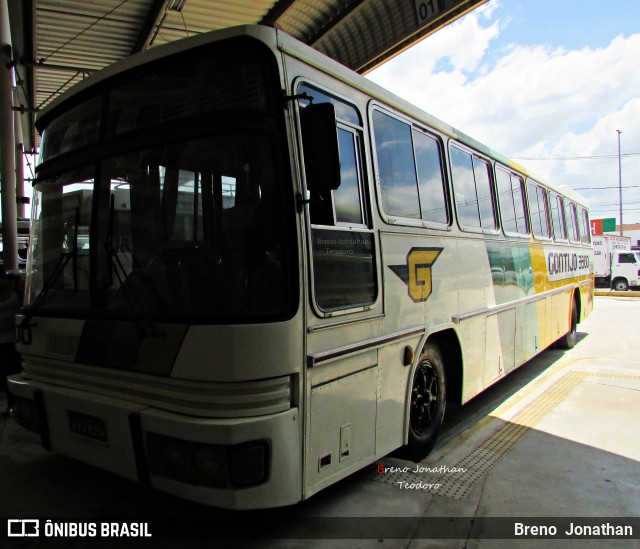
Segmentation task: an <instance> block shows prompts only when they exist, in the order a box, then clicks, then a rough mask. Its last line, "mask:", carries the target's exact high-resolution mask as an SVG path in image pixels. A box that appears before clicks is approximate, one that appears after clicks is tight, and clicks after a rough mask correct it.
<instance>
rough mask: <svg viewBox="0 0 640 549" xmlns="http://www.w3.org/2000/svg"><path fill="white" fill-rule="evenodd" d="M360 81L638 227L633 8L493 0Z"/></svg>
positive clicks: (621, 1)
mask: <svg viewBox="0 0 640 549" xmlns="http://www.w3.org/2000/svg"><path fill="white" fill-rule="evenodd" d="M367 77H368V78H370V79H371V80H373V81H374V82H376V83H377V84H380V85H381V86H383V87H384V88H386V89H388V90H390V91H392V92H394V93H395V94H396V95H399V96H401V97H402V98H404V99H406V100H408V101H410V102H411V103H413V104H414V105H416V106H418V107H420V108H422V109H423V110H425V111H427V112H429V113H430V114H432V115H434V116H436V117H437V118H439V119H441V120H443V121H444V122H446V123H448V124H450V125H452V126H454V127H455V128H457V129H458V130H460V131H462V132H464V133H466V134H467V135H470V136H472V137H474V138H475V139H477V140H478V141H481V142H482V143H484V144H486V145H487V146H489V147H491V148H492V149H494V150H496V151H499V152H500V153H502V154H503V155H505V156H507V157H509V158H512V159H513V160H516V161H517V162H519V163H520V164H522V165H523V166H525V167H526V168H527V169H528V170H529V171H530V172H532V173H533V174H535V175H536V176H537V177H538V178H539V179H540V180H542V181H546V182H550V183H553V184H555V185H566V186H569V187H572V188H573V189H575V190H576V191H577V192H579V193H580V194H581V195H582V196H584V197H585V198H587V200H588V202H589V204H590V206H591V217H592V218H593V219H597V218H607V217H615V218H616V219H618V218H619V169H618V133H617V131H618V130H619V131H620V132H621V134H620V151H621V156H620V159H621V168H622V169H621V174H622V204H623V222H624V224H628V223H640V1H639V0H608V1H607V2H602V0H535V1H532V0H489V1H488V2H487V3H486V4H484V5H482V6H481V7H480V8H477V9H475V10H473V11H472V12H470V13H469V14H467V15H466V16H464V17H462V18H461V19H459V20H458V21H456V22H454V23H452V24H451V25H449V26H447V27H445V28H443V29H441V30H440V31H438V32H436V33H435V34H433V35H432V36H429V37H427V38H426V39H424V40H423V41H421V42H420V43H418V44H417V45H415V46H414V47H412V48H411V49H409V50H407V51H406V52H404V53H402V54H400V55H398V56H397V57H395V58H394V59H392V60H390V61H388V62H387V63H385V64H384V65H382V66H381V67H379V68H377V69H375V70H373V71H371V72H370V73H368V74H367Z"/></svg>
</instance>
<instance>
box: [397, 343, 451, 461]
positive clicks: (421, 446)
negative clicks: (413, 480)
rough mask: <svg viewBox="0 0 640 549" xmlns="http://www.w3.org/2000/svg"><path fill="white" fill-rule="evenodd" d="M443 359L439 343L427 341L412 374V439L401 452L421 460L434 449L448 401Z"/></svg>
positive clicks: (415, 459) (410, 433) (413, 459)
mask: <svg viewBox="0 0 640 549" xmlns="http://www.w3.org/2000/svg"><path fill="white" fill-rule="evenodd" d="M446 396H447V395H446V384H445V374H444V361H443V360H442V354H441V352H440V347H438V345H437V344H436V343H428V344H427V346H426V347H425V349H424V352H423V353H422V355H421V356H420V361H419V362H418V366H417V367H416V371H415V373H414V374H413V382H412V385H411V402H410V409H409V440H408V442H407V445H406V446H404V447H403V448H401V449H400V452H399V454H400V456H401V457H404V458H405V459H410V460H412V461H415V462H418V461H420V460H422V459H424V458H425V457H426V456H427V454H429V452H430V451H431V450H432V449H433V447H434V445H435V443H436V439H437V437H438V431H439V430H440V426H441V425H442V420H443V418H444V410H445V404H446Z"/></svg>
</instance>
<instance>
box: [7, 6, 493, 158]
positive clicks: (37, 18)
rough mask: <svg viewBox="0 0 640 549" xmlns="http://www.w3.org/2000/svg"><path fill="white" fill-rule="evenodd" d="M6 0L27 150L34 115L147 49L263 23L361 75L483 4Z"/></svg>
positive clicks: (31, 140)
mask: <svg viewBox="0 0 640 549" xmlns="http://www.w3.org/2000/svg"><path fill="white" fill-rule="evenodd" d="M7 1H8V5H9V15H10V23H11V33H12V40H13V50H14V52H13V53H14V59H15V62H16V69H17V74H18V80H19V82H18V84H19V86H18V99H19V103H20V108H22V109H23V118H22V120H23V124H22V126H23V128H24V133H25V135H24V137H25V147H26V148H27V149H30V148H34V147H37V145H38V138H37V136H36V135H35V130H34V129H33V120H34V113H36V112H37V111H38V110H39V109H41V108H42V107H44V106H46V105H47V104H48V103H50V102H51V101H52V100H53V99H55V98H56V97H57V96H58V95H60V94H61V93H63V92H64V91H65V90H67V89H69V88H70V87H71V86H73V85H74V84H75V83H77V82H78V81H80V80H82V79H83V78H85V77H86V76H87V75H88V74H90V73H91V72H93V71H96V70H100V69H102V68H104V67H106V66H108V65H110V64H112V63H115V62H116V61H119V60H121V59H123V58H125V57H127V56H129V55H131V54H133V53H136V52H138V51H141V50H144V49H147V48H149V47H154V46H157V45H160V44H164V43H167V42H172V41H174V40H179V39H181V38H185V37H188V36H192V35H194V34H199V33H203V32H207V31H211V30H215V29H219V28H223V27H230V26H235V25H242V24H265V25H271V26H276V27H278V28H280V29H282V30H283V31H285V32H287V33H289V34H291V35H292V36H295V37H296V38H298V39H300V40H302V41H303V42H305V43H307V44H310V45H312V46H314V47H316V48H317V49H319V50H320V51H323V52H324V53H326V54H327V55H330V56H331V57H333V58H335V59H337V60H338V61H340V62H341V63H343V64H345V65H347V66H349V67H350V68H352V69H354V70H357V71H359V72H366V71H368V70H370V69H372V68H373V67H374V66H376V65H378V64H380V63H382V62H383V61H384V60H386V59H387V58H389V57H391V56H393V55H395V54H396V53H398V52H399V51H401V50H403V49H405V48H407V47H409V46H410V45H411V44H413V43H415V42H416V41H418V40H420V39H421V38H423V37H424V36H426V35H428V34H430V33H432V32H434V31H435V30H437V29H438V28H441V27H442V26H444V25H445V24H447V23H449V22H451V21H452V20H454V19H456V18H457V17H459V16H460V15H462V14H464V13H466V12H467V11H469V10H471V9H473V8H475V7H476V6H478V5H480V4H482V3H484V2H485V1H486V0H437V1H436V0H430V1H427V0H402V1H399V0H277V1H276V0H216V1H211V0H92V1H84V0H7ZM425 13H426V14H427V15H428V17H426V18H424V17H422V18H421V17H420V15H421V14H422V15H424V14H425Z"/></svg>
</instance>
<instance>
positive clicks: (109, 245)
mask: <svg viewBox="0 0 640 549" xmlns="http://www.w3.org/2000/svg"><path fill="white" fill-rule="evenodd" d="M114 223H115V197H114V195H113V194H112V195H111V203H110V205H109V227H108V230H107V241H106V242H105V248H106V251H107V254H108V256H109V260H110V262H111V266H112V267H113V271H114V272H115V274H116V277H117V278H118V282H119V283H120V288H122V292H123V293H124V297H125V299H126V300H127V304H128V305H129V312H130V313H131V319H132V320H133V323H134V324H135V325H136V328H137V329H138V333H140V335H143V336H144V335H146V334H147V333H150V334H151V335H152V336H153V337H162V336H163V335H164V334H163V333H162V332H160V331H159V330H158V329H157V328H156V326H155V325H154V324H153V322H152V321H151V318H150V317H149V314H148V307H146V306H145V305H144V303H143V302H142V300H141V299H139V298H138V295H137V293H136V292H135V290H134V289H133V285H131V284H125V282H126V279H127V276H128V275H127V270H126V269H125V268H124V265H123V264H122V262H121V261H120V258H119V257H118V254H117V253H116V251H115V248H114V246H113V230H114ZM131 274H134V275H135V276H137V277H138V278H139V279H140V281H141V282H142V288H143V289H144V280H143V279H142V277H140V274H139V273H138V270H137V269H136V268H132V270H131ZM128 287H129V288H131V294H132V295H129V289H128ZM144 297H146V298H149V295H148V294H146V295H145V296H144ZM134 301H135V305H134ZM136 308H137V310H138V311H141V313H142V316H143V317H144V321H145V323H146V328H147V329H144V327H142V328H141V322H140V319H139V317H138V314H137V312H136Z"/></svg>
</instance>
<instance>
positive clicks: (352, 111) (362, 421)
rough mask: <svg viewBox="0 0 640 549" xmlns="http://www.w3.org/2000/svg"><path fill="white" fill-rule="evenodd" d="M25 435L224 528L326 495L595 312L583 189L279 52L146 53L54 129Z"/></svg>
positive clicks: (94, 82) (42, 121)
mask: <svg viewBox="0 0 640 549" xmlns="http://www.w3.org/2000/svg"><path fill="white" fill-rule="evenodd" d="M37 127H38V130H39V131H40V132H41V134H42V146H41V150H40V157H39V163H38V166H37V172H36V178H35V181H34V198H33V215H32V220H31V242H30V250H29V259H28V261H29V263H28V266H27V270H28V279H27V288H26V295H25V306H24V308H23V310H22V311H21V312H20V314H19V315H18V316H17V318H16V323H17V326H16V331H17V337H18V340H19V350H20V352H21V354H22V357H23V371H22V373H21V374H18V375H15V376H12V377H10V378H9V386H10V391H11V392H12V393H13V394H14V395H15V397H16V401H17V404H16V410H15V417H16V419H17V421H18V422H19V423H20V424H21V425H22V426H23V427H25V428H26V429H28V430H30V431H33V432H35V433H37V434H38V436H39V439H40V442H41V444H42V445H43V446H44V447H45V448H48V449H50V450H52V451H55V452H59V453H61V454H64V455H66V456H69V457H71V458H75V459H77V460H80V461H83V462H87V463H90V464H92V465H95V466H97V467H100V468H103V469H105V470H107V471H110V472H112V473H114V474H117V475H121V476H123V477H126V478H128V479H131V480H133V481H137V482H140V483H144V484H146V485H148V486H150V487H152V488H153V489H157V490H161V491H165V492H169V493H171V494H174V495H176V496H179V497H182V498H186V499H189V500H193V501H197V502H201V503H205V504H209V505H213V506H218V507H223V508H231V509H247V508H266V507H276V506H284V505H289V504H294V503H296V502H298V501H301V500H304V499H306V498H309V497H310V496H312V495H313V494H315V493H317V492H318V491H320V490H322V489H323V488H325V487H327V486H329V485H331V484H332V483H335V482H336V481H338V480H340V479H343V478H345V477H346V476H347V475H349V474H351V473H353V472H355V471H357V470H359V469H362V468H363V467H366V466H367V465H370V464H371V463H373V462H374V461H376V460H378V459H380V458H381V457H382V456H385V455H388V454H390V453H392V452H394V451H398V452H400V454H401V455H403V456H404V457H405V458H406V459H410V460H414V461H420V460H422V459H424V458H425V457H426V456H427V454H428V453H429V451H430V450H431V449H432V448H433V446H434V444H435V441H436V437H437V434H438V430H439V428H440V425H441V423H442V419H443V416H444V412H445V407H446V404H447V402H456V403H465V402H467V401H468V400H470V399H471V398H473V397H474V396H475V395H477V394H479V393H480V392H481V391H483V390H484V389H486V388H487V387H489V386H490V385H492V384H494V383H496V382H497V381H498V380H500V379H501V378H503V377H504V376H506V375H507V374H508V373H509V372H511V371H513V370H514V369H515V368H517V367H519V366H520V365H522V364H523V363H524V362H526V361H527V360H529V359H530V358H531V357H533V356H534V355H536V354H538V353H540V352H541V351H542V350H543V349H545V348H547V347H548V346H550V345H551V344H553V343H556V342H558V343H559V344H561V345H562V346H564V347H566V348H570V347H572V346H573V345H574V344H575V342H576V326H577V324H578V323H579V322H580V321H582V319H584V318H585V317H586V315H588V314H589V312H590V311H591V309H592V306H593V277H592V270H593V268H592V250H591V244H590V231H589V218H588V208H587V206H586V205H585V203H584V201H583V200H582V199H581V198H580V197H579V196H577V195H576V194H573V193H572V192H571V191H569V190H565V191H563V190H562V189H560V188H558V187H554V186H551V185H548V184H545V183H544V182H542V181H541V180H539V179H537V178H534V177H533V176H532V175H530V174H529V172H527V171H526V170H525V169H524V168H523V167H520V166H519V165H517V164H515V163H513V162H511V161H509V160H508V159H506V158H504V157H502V156H500V155H498V154H496V153H494V152H493V151H492V150H490V149H489V148H488V147H486V146H483V145H482V144H480V143H478V142H476V141H475V140H473V139H471V138H469V137H467V136H466V135H464V134H462V133H460V132H458V131H457V130H455V129H453V128H452V127H450V126H448V125H446V124H444V123H443V122H441V121H439V120H437V119H435V118H434V117H432V116H430V115H428V114H427V113H425V112H423V111H422V110H419V109H417V108H416V107H414V106H412V105H410V104H409V103H407V102H405V101H403V100H402V99H400V98H398V97H396V96H394V95H392V94H390V93H389V92H387V91H385V90H384V89H382V88H381V87H379V86H377V85H375V84H373V83H371V82H370V81H368V80H367V79H365V78H364V77H362V76H360V75H357V74H355V73H354V72H352V71H350V70H348V69H347V68H345V67H343V66H341V65H339V64H338V63H336V62H334V61H333V60H331V59H329V58H328V57H326V56H324V55H322V54H321V53H319V52H317V51H315V50H313V49H311V48H309V47H307V46H305V45H303V44H301V43H300V42H298V41H296V40H295V39H293V38H291V37H289V36H287V35H285V34H283V33H282V32H280V31H278V30H276V29H273V28H267V27H261V26H243V27H236V28H229V29H223V30H220V31H214V32H212V33H207V34H203V35H200V36H197V37H191V38H188V39H185V40H183V41H179V42H175V43H173V44H170V45H166V46H162V47H157V48H154V49H151V50H149V51H146V52H143V53H140V54H136V55H134V56H132V57H130V58H128V59H125V60H124V61H122V62H121V63H119V64H116V65H114V66H111V67H109V68H107V69H105V70H103V71H101V72H100V73H98V74H95V75H93V76H92V77H91V78H87V79H86V80H85V81H83V82H82V83H81V84H78V85H77V86H75V87H74V88H73V89H72V90H70V91H69V92H67V93H66V95H64V96H63V97H62V98H60V100H58V101H57V102H56V103H54V104H52V105H51V106H50V107H48V108H47V109H46V110H45V111H44V112H42V113H41V114H40V115H39V117H38V121H37Z"/></svg>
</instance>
